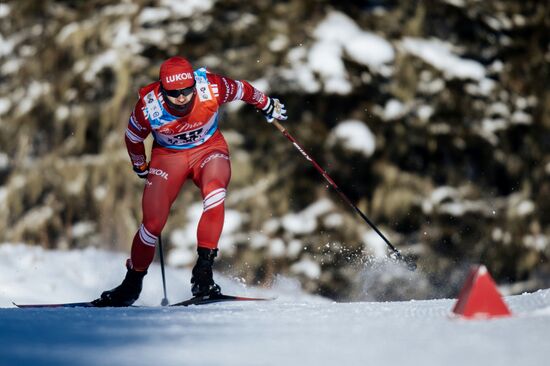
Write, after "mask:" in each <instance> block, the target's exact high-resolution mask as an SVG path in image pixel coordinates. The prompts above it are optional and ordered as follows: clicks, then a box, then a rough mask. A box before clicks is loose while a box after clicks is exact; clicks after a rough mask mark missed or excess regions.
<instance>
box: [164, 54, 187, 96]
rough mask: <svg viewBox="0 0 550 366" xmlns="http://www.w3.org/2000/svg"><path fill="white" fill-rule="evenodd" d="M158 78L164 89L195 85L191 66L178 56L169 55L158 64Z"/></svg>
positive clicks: (184, 87) (185, 87)
mask: <svg viewBox="0 0 550 366" xmlns="http://www.w3.org/2000/svg"><path fill="white" fill-rule="evenodd" d="M159 79H160V82H161V84H162V87H163V88H164V90H178V89H187V88H190V87H192V86H194V85H195V77H194V76H193V66H191V63H190V62H189V61H187V59H185V58H183V57H179V56H175V57H170V58H169V59H168V60H166V61H164V62H163V63H162V65H160V72H159Z"/></svg>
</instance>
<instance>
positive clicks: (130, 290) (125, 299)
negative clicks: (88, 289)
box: [93, 263, 147, 307]
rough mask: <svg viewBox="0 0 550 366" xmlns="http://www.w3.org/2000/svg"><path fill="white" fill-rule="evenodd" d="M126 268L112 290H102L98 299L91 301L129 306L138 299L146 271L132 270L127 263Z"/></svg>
mask: <svg viewBox="0 0 550 366" xmlns="http://www.w3.org/2000/svg"><path fill="white" fill-rule="evenodd" d="M126 268H127V269H128V272H126V277H124V280H123V281H122V283H121V284H120V285H119V286H117V287H115V288H114V289H112V290H108V291H105V292H103V293H102V294H101V297H100V298H99V299H97V300H94V301H93V304H94V305H95V306H97V307H104V306H114V307H122V306H130V305H132V304H133V303H134V302H135V301H136V300H137V299H138V297H139V294H140V293H141V288H142V286H143V277H145V275H146V274H147V271H134V270H133V269H132V268H130V265H129V263H126Z"/></svg>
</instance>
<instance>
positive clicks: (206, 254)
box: [95, 57, 287, 306]
mask: <svg viewBox="0 0 550 366" xmlns="http://www.w3.org/2000/svg"><path fill="white" fill-rule="evenodd" d="M235 100H242V101H244V102H246V103H248V104H251V105H253V106H254V107H256V108H258V109H259V110H261V111H262V113H263V114H264V115H265V117H266V118H267V120H268V122H271V121H273V119H278V120H285V119H286V118H287V116H286V110H285V108H284V105H283V104H282V103H281V102H280V101H279V100H277V99H274V98H270V97H268V96H266V95H265V94H264V93H262V92H261V91H259V90H257V89H255V88H254V87H253V86H252V85H250V83H248V82H247V81H244V80H233V79H230V78H228V77H225V76H221V75H217V74H213V73H210V72H209V71H207V70H206V69H205V68H200V69H198V70H195V71H194V70H193V68H192V66H191V64H190V63H189V61H187V60H186V59H185V58H183V57H172V58H169V59H168V60H166V61H165V62H163V63H162V65H161V67H160V72H159V81H156V82H154V83H152V84H149V85H147V86H146V87H144V88H141V89H140V91H139V100H138V102H137V103H136V106H135V107H134V110H133V112H132V114H131V116H130V119H129V122H128V127H127V129H126V138H125V140H126V147H127V149H128V154H129V155H130V159H131V161H132V166H133V169H134V171H135V172H136V174H137V175H138V176H139V177H140V178H143V179H146V182H145V188H144V190H143V198H142V210H143V221H142V223H141V225H140V227H139V230H138V231H137V233H136V234H135V236H134V240H133V242H132V249H131V257H130V258H129V259H128V261H127V263H126V267H127V274H126V277H125V278H124V280H123V282H122V284H120V285H119V286H118V287H116V288H114V289H112V290H109V291H105V292H103V293H102V294H101V297H100V298H99V299H97V300H95V303H96V305H98V306H129V305H131V304H133V303H134V301H136V300H137V299H138V297H139V294H140V292H141V288H142V282H143V277H144V276H145V275H146V274H147V269H148V267H149V265H150V264H151V262H152V261H153V257H154V254H155V245H156V242H157V240H158V237H159V235H160V233H161V231H162V229H163V227H164V225H165V224H166V221H167V219H168V214H169V211H170V207H171V205H172V203H173V202H174V200H175V199H176V197H177V195H178V193H179V191H180V189H181V187H182V186H183V183H184V182H185V181H186V180H187V179H191V180H192V181H193V183H195V185H196V186H197V187H198V188H199V189H200V191H201V194H202V198H203V213H202V216H201V218H200V221H199V224H198V229H197V252H198V259H197V263H196V265H195V266H194V268H193V273H192V278H191V283H192V289H191V291H192V293H193V295H194V296H205V295H212V294H218V293H220V287H219V286H218V285H217V284H216V283H215V282H214V280H213V276H212V265H213V262H214V258H215V257H216V254H217V251H218V249H217V247H218V240H219V238H220V235H221V232H222V228H223V223H224V200H225V195H226V189H227V185H228V184H229V180H230V178H231V165H230V160H229V150H228V148H227V144H226V142H225V139H224V137H223V135H222V133H221V132H220V130H219V129H218V118H219V107H220V106H221V105H222V104H224V103H228V102H232V101H235ZM150 133H152V134H153V137H154V144H153V149H152V153H151V160H150V162H149V163H147V157H146V155H145V147H144V144H143V140H144V139H145V138H146V137H147V136H148V135H149V134H150Z"/></svg>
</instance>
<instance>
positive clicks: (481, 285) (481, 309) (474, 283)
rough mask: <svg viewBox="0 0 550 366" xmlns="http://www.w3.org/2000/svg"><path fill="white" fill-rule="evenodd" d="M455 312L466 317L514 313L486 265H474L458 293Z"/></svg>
mask: <svg viewBox="0 0 550 366" xmlns="http://www.w3.org/2000/svg"><path fill="white" fill-rule="evenodd" d="M453 313H455V314H457V315H460V316H462V317H465V318H492V317H497V316H510V315H512V313H511V312H510V310H509V309H508V306H506V303H505V302H504V300H503V299H502V296H501V295H500V293H499V292H498V289H497V287H496V285H495V281H493V278H492V277H491V275H490V274H489V272H488V271H487V268H486V267H485V266H484V265H479V266H474V267H472V269H471V270H470V274H469V275H468V278H467V279H466V282H465V283H464V287H462V290H461V291H460V294H459V295H458V301H457V302H456V304H455V306H454V308H453Z"/></svg>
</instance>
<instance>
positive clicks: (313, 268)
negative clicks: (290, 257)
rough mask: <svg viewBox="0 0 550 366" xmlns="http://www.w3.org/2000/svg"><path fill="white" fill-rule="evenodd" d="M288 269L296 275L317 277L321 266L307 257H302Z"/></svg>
mask: <svg viewBox="0 0 550 366" xmlns="http://www.w3.org/2000/svg"><path fill="white" fill-rule="evenodd" d="M290 270H291V271H292V272H294V273H296V274H298V275H304V276H306V277H308V278H311V279H316V278H319V276H320V275H321V267H320V266H319V263H317V262H315V261H314V260H313V259H311V258H309V257H305V258H302V259H301V260H300V261H299V262H296V263H294V264H293V265H292V266H291V267H290Z"/></svg>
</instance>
